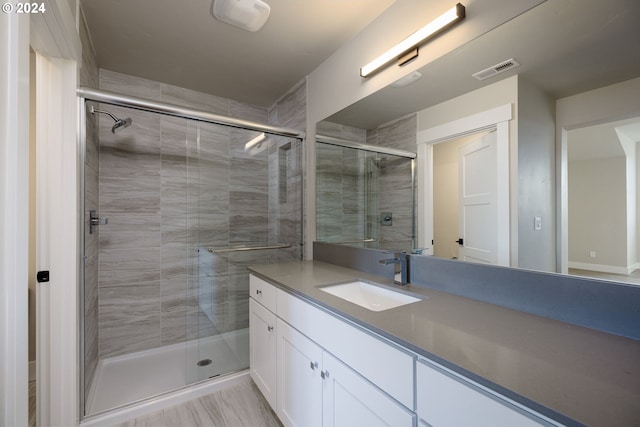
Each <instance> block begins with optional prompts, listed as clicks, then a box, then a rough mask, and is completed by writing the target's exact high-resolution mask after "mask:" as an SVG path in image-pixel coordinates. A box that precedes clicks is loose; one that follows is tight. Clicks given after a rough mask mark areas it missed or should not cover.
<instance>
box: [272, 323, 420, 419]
mask: <svg viewBox="0 0 640 427" xmlns="http://www.w3.org/2000/svg"><path fill="white" fill-rule="evenodd" d="M276 413H277V414H278V417H279V418H280V420H281V421H282V423H283V424H284V425H285V426H286V427H385V426H389V427H391V426H393V427H412V426H413V419H414V415H413V413H412V412H411V411H409V410H407V409H406V408H404V407H403V406H402V405H399V404H398V403H397V402H395V401H394V400H393V399H391V398H390V397H389V396H388V395H386V394H385V393H384V392H383V391H382V390H380V389H379V388H378V387H376V386H374V385H373V384H371V383H370V382H368V381H367V380H365V379H364V378H363V377H362V376H360V375H359V374H358V373H356V372H355V371H354V370H353V369H351V368H349V367H348V366H346V365H345V364H344V363H342V362H340V361H339V360H338V359H337V358H335V357H334V356H332V355H331V354H330V353H329V352H327V351H326V350H323V349H322V348H321V347H320V346H318V345H317V344H316V343H314V342H313V341H311V340H310V339H309V338H307V337H306V336H304V335H303V334H301V333H300V332H299V331H297V330H296V329H294V328H293V327H291V326H290V325H289V324H287V323H286V322H284V321H282V320H280V319H278V408H277V410H276Z"/></svg>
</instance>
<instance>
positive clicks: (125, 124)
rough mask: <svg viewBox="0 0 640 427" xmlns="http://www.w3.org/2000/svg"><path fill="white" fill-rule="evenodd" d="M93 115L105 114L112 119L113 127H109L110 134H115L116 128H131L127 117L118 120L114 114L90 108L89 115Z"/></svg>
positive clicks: (129, 119)
mask: <svg viewBox="0 0 640 427" xmlns="http://www.w3.org/2000/svg"><path fill="white" fill-rule="evenodd" d="M95 113H101V114H106V115H107V116H109V117H111V118H112V119H113V121H114V122H115V123H114V125H113V126H112V127H111V133H116V129H118V128H121V127H122V128H128V127H129V126H131V122H132V120H131V117H127V118H126V119H119V118H118V117H116V116H115V115H114V114H112V113H110V112H108V111H104V110H96V109H95V108H94V107H93V106H91V114H95Z"/></svg>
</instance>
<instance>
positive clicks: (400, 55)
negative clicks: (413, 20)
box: [360, 3, 465, 77]
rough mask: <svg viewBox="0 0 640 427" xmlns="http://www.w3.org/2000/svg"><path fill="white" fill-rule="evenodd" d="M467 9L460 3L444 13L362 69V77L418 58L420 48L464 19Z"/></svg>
mask: <svg viewBox="0 0 640 427" xmlns="http://www.w3.org/2000/svg"><path fill="white" fill-rule="evenodd" d="M464 16H465V9H464V6H463V5H462V4H460V3H458V4H456V5H455V6H454V7H452V8H451V9H449V10H448V11H447V12H445V13H443V14H442V15H440V16H439V17H437V18H436V19H434V20H433V21H431V22H429V23H428V24H427V25H425V26H424V27H422V28H420V29H419V30H418V31H416V32H415V33H413V34H411V35H410V36H409V37H407V38H406V39H404V40H402V41H401V42H400V43H398V44H397V45H395V46H394V47H392V48H391V49H389V50H388V51H386V52H385V53H383V54H382V55H380V56H379V57H377V58H376V59H374V60H373V61H371V62H370V63H368V64H367V65H365V66H364V67H362V68H360V76H362V77H368V76H370V75H371V74H372V73H374V72H376V71H378V70H379V69H380V68H382V67H384V66H385V65H387V64H388V63H389V62H391V61H393V60H394V59H397V60H398V65H404V64H406V63H407V62H409V61H410V60H412V59H413V58H415V57H417V56H418V46H419V45H420V44H422V43H423V42H424V41H425V40H427V39H428V38H430V37H432V36H434V35H436V34H437V33H439V32H440V31H442V30H444V29H446V28H449V27H450V26H451V25H453V24H455V23H456V22H458V21H461V20H462V19H464Z"/></svg>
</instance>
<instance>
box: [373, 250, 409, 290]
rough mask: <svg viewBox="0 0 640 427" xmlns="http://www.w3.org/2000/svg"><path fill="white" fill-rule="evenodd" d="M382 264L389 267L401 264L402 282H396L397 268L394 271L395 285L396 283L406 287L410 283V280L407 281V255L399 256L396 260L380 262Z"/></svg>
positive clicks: (390, 259)
mask: <svg viewBox="0 0 640 427" xmlns="http://www.w3.org/2000/svg"><path fill="white" fill-rule="evenodd" d="M378 262H379V263H380V264H384V265H389V264H393V265H396V264H400V280H396V275H395V268H394V270H393V283H395V284H396V285H406V284H407V283H409V281H408V279H407V276H408V275H407V270H408V268H407V256H406V254H399V255H398V256H396V257H395V258H389V259H381V260H380V261H378Z"/></svg>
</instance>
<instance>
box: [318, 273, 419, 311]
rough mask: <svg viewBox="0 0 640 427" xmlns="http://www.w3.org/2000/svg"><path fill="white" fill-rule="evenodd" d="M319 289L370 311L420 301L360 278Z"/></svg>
mask: <svg viewBox="0 0 640 427" xmlns="http://www.w3.org/2000/svg"><path fill="white" fill-rule="evenodd" d="M319 289H320V290H321V291H324V292H327V293H329V294H332V295H335V296H337V297H339V298H342V299H344V300H347V301H349V302H352V303H354V304H358V305H359V306H361V307H364V308H366V309H368V310H371V311H382V310H388V309H390V308H394V307H399V306H401V305H405V304H410V303H412V302H416V301H420V298H416V297H413V296H411V295H407V294H404V293H402V292H397V291H395V290H392V289H388V288H383V287H382V286H378V285H374V284H371V283H368V282H363V281H361V280H357V281H355V282H349V283H343V284H339V285H329V286H325V287H322V288H319Z"/></svg>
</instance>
